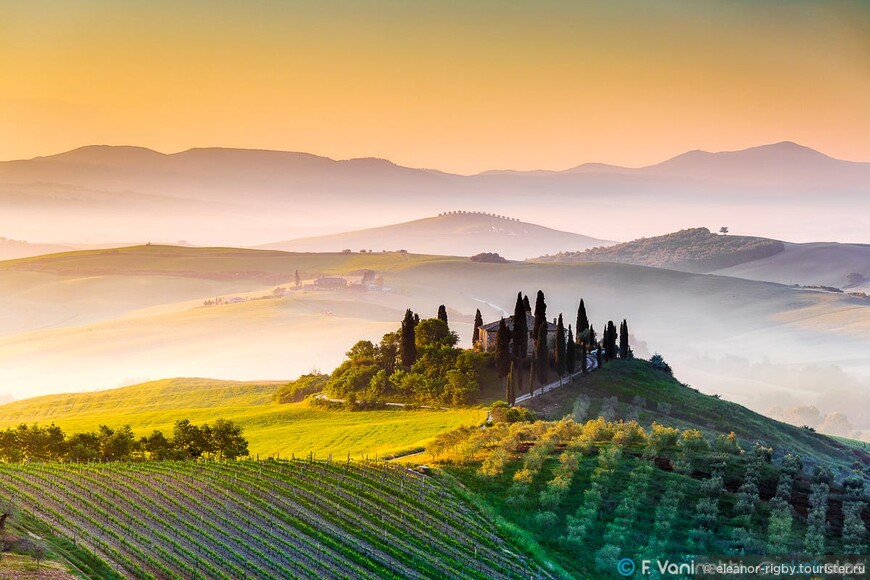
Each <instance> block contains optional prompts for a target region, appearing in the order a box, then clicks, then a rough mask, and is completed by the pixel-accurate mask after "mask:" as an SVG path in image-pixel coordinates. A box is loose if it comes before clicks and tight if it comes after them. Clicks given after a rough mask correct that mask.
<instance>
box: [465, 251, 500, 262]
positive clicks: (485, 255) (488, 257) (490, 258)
mask: <svg viewBox="0 0 870 580" xmlns="http://www.w3.org/2000/svg"><path fill="white" fill-rule="evenodd" d="M469 259H470V260H471V261H472V262H489V263H492V264H506V263H507V260H505V259H504V258H502V257H501V256H499V255H498V254H497V253H495V252H482V253H480V254H475V255H473V256H471V258H469Z"/></svg>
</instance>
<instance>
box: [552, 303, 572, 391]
mask: <svg viewBox="0 0 870 580" xmlns="http://www.w3.org/2000/svg"><path fill="white" fill-rule="evenodd" d="M553 358H554V359H555V362H556V372H557V373H558V374H559V378H560V379H561V378H562V376H563V375H564V374H565V370H566V369H567V368H568V360H567V358H568V347H567V345H566V344H565V323H564V322H562V314H561V313H559V321H558V322H557V323H556V344H555V348H554V356H553Z"/></svg>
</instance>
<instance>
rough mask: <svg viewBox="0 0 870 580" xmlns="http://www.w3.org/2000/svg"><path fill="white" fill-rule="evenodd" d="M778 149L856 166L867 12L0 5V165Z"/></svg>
mask: <svg viewBox="0 0 870 580" xmlns="http://www.w3.org/2000/svg"><path fill="white" fill-rule="evenodd" d="M783 140H791V141H796V142H799V143H801V144H804V145H808V146H810V147H814V148H816V149H819V150H821V151H823V152H825V153H828V154H829V155H832V156H835V157H840V158H844V159H852V160H870V2H866V1H854V2H837V1H830V0H825V1H816V2H811V1H804V0H717V1H709V0H683V1H675V0H664V1H655V2H653V1H651V0H650V1H646V0H608V1H604V2H583V1H579V0H572V1H564V2H557V1H536V2H508V1H487V2H476V1H473V0H466V1H452V2H448V1H442V2H424V1H422V0H419V1H418V0H397V1H390V2H388V1H377V2H375V1H365V0H352V1H347V2H336V1H330V0H318V1H312V2H307V1H289V0H288V1H285V2H277V1H246V2H241V1H239V2H221V1H187V2H174V1H166V2H162V1H157V0H151V1H149V2H133V1H129V2H127V1H118V0H108V1H87V0H81V1H77V2H68V1H66V0H62V1H56V2H49V1H40V0H32V1H27V2H17V1H16V2H13V1H7V0H0V159H12V158H26V157H32V156H35V155H45V154H51V153H57V152H60V151H63V150H67V149H72V148H74V147H78V146H81V145H86V144H117V145H122V144H123V145H142V146H146V147H151V148H153V149H157V150H159V151H163V152H174V151H180V150H184V149H187V148H190V147H200V146H224V147H248V148H268V149H282V150H291V151H307V152H311V153H316V154H320V155H327V156H330V157H334V158H348V157H362V156H374V157H385V158H389V159H391V160H393V161H395V162H396V163H399V164H402V165H410V166H415V167H432V168H438V169H443V170H448V171H455V172H461V173H471V172H476V171H481V170H485V169H493V168H514V169H534V168H548V169H562V168H567V167H570V166H573V165H576V164H579V163H582V162H587V161H601V162H607V163H616V164H622V165H631V166H636V165H644V164H650V163H655V162H658V161H660V160H662V159H665V158H667V157H670V156H673V155H676V154H678V153H681V152H683V151H686V150H690V149H706V150H727V149H740V148H744V147H748V146H753V145H760V144H764V143H772V142H777V141H783Z"/></svg>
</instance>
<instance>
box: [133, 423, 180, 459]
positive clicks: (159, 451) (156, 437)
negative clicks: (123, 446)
mask: <svg viewBox="0 0 870 580" xmlns="http://www.w3.org/2000/svg"><path fill="white" fill-rule="evenodd" d="M139 445H140V447H141V448H142V449H143V450H144V451H146V452H147V453H148V456H149V457H150V458H151V459H154V460H157V461H160V460H163V459H170V458H171V457H172V456H173V453H172V442H171V441H169V439H167V438H166V435H164V434H163V432H162V431H157V430H155V431H153V432H152V433H151V435H149V436H145V437H142V438H141V439H140V440H139Z"/></svg>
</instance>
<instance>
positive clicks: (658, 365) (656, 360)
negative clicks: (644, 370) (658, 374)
mask: <svg viewBox="0 0 870 580" xmlns="http://www.w3.org/2000/svg"><path fill="white" fill-rule="evenodd" d="M649 364H651V365H652V367H653V368H654V369H658V370H660V371H664V372H666V373H668V374H669V375H671V374H673V373H674V371H673V370H672V369H671V365H669V364H668V363H666V362H665V359H664V358H662V355H660V354H659V353H655V354H654V355H652V356H651V357H650V359H649Z"/></svg>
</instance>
